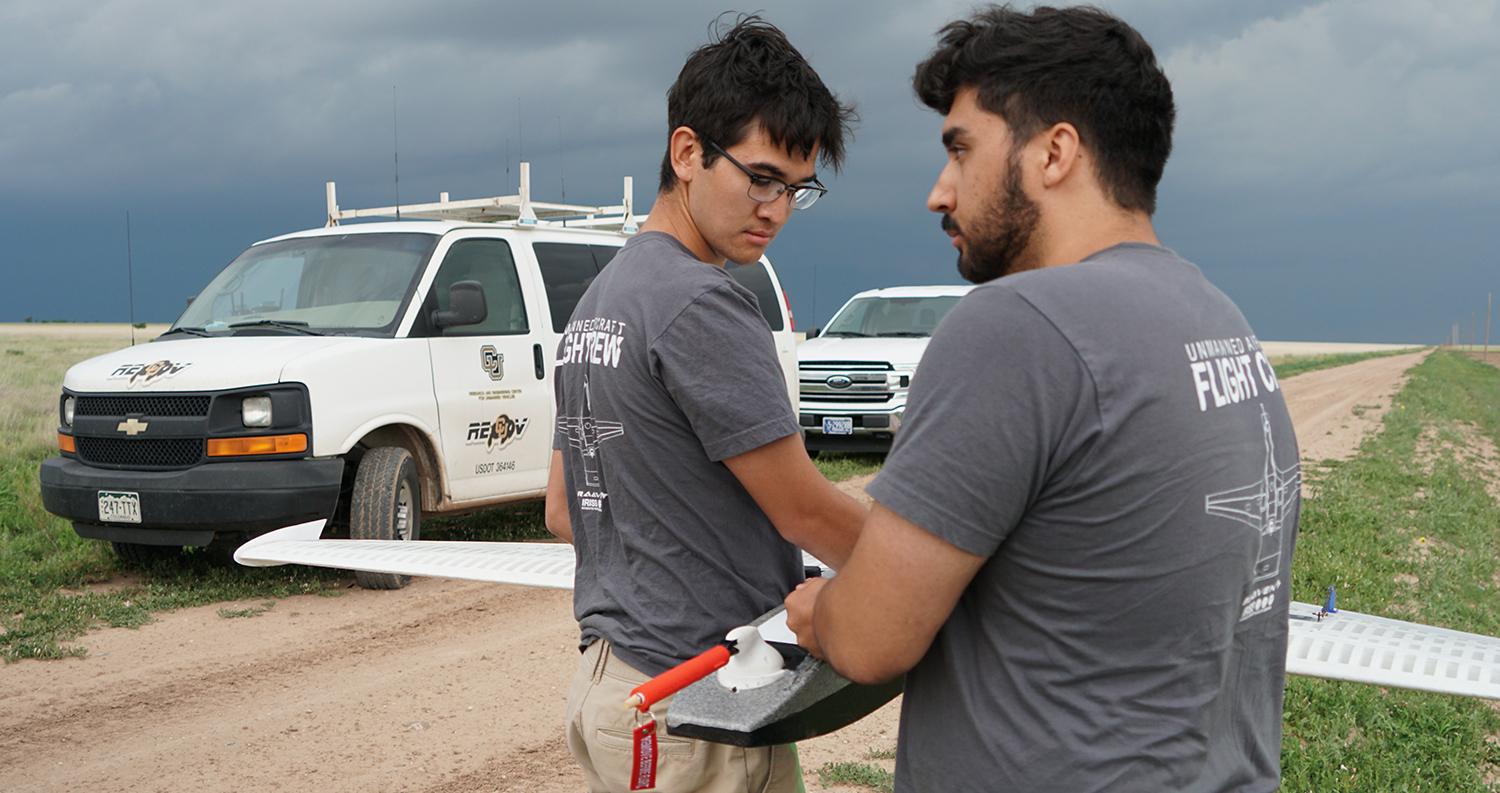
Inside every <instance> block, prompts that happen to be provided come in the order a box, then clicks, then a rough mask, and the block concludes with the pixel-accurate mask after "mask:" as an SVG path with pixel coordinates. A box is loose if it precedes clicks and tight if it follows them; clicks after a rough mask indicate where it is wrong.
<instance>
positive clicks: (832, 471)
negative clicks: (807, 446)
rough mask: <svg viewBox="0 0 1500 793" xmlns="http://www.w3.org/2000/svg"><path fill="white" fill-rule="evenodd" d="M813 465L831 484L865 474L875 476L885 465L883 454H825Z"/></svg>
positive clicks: (820, 455) (819, 456)
mask: <svg viewBox="0 0 1500 793" xmlns="http://www.w3.org/2000/svg"><path fill="white" fill-rule="evenodd" d="M813 463H814V464H815V465H817V466H818V470H819V471H822V472H823V475H824V476H826V477H828V479H829V481H831V482H842V481H844V480H845V479H853V478H854V477H856V476H863V475H864V474H873V473H875V472H876V471H879V470H880V466H882V465H884V464H885V455H883V454H843V453H841V452H823V453H822V454H819V455H818V457H817V459H815V460H813Z"/></svg>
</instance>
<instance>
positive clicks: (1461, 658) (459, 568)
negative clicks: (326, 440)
mask: <svg viewBox="0 0 1500 793" xmlns="http://www.w3.org/2000/svg"><path fill="white" fill-rule="evenodd" d="M323 523H324V522H323V521H321V520H316V521H312V522H311V523H303V524H300V525H297V526H289V527H287V528H285V529H278V530H276V531H273V532H270V533H269V534H263V535H261V536H259V537H257V538H255V539H253V540H251V541H249V542H247V543H245V544H244V545H242V546H240V548H239V550H237V551H235V553H234V559H235V561H237V562H239V563H240V564H243V565H248V566H251V567H267V566H272V565H280V564H302V565H309V566H312V567H333V568H338V569H343V570H363V571H366V572H372V573H396V574H401V575H419V576H435V577H440V578H462V579H468V580H472V581H490V582H494V583H501V584H520V585H524V586H539V587H551V588H555V589H572V588H573V569H574V562H575V559H574V555H573V547H572V546H571V545H566V544H563V543H528V542H448V541H442V542H434V541H428V540H416V541H401V540H323V539H319V535H320V534H321V532H322V530H323ZM803 562H804V563H805V564H807V565H808V566H816V567H821V568H823V570H824V575H829V574H831V573H832V570H831V569H830V568H829V567H828V566H827V565H825V564H823V563H822V562H819V561H818V560H817V559H816V558H814V557H813V556H811V555H809V554H806V553H804V554H803ZM1322 612H1323V610H1322V609H1321V608H1319V607H1318V606H1314V605H1310V604H1307V603H1295V602H1294V603H1292V604H1291V636H1290V640H1289V641H1288V643H1287V659H1286V671H1287V672H1288V673H1289V674H1294V675H1305V676H1308V677H1322V678H1328V679H1331V680H1349V681H1354V682H1358V683H1372V684H1374V685H1381V686H1390V687H1392V688H1413V689H1418V690H1421V691H1436V692H1439V693H1444V694H1459V695H1462V696H1471V697H1484V698H1487V699H1500V639H1497V638H1493V637H1489V636H1480V635H1478V634H1473V633H1463V632H1461V631H1454V630H1448V629H1447V628H1436V627H1433V626H1430V625H1418V624H1416V623H1412V622H1402V621H1401V620H1393V619H1386V618H1384V617H1374V616H1370V615H1368V614H1360V613H1357V612H1353V611H1344V610H1339V611H1336V612H1333V613H1328V614H1323V615H1322V616H1320V614H1322ZM760 629H761V633H762V635H764V636H765V638H766V639H768V640H771V641H780V642H786V643H795V642H796V638H795V637H794V636H793V635H792V633H791V631H790V630H788V629H787V627H786V615H785V612H783V613H781V614H779V615H777V618H776V619H773V620H771V621H770V622H767V623H766V624H764V625H761V626H760Z"/></svg>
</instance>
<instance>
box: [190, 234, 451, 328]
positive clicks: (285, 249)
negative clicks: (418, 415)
mask: <svg viewBox="0 0 1500 793" xmlns="http://www.w3.org/2000/svg"><path fill="white" fill-rule="evenodd" d="M437 241H438V237H437V235H434V234H411V233H390V234H342V235H330V236H320V237H304V238H299V239H290V240H281V241H279V242H266V243H262V244H260V245H254V246H251V247H250V249H249V250H246V251H245V252H244V253H242V254H240V255H239V257H238V258H236V259H235V260H234V261H232V262H230V263H229V266H228V267H225V268H224V270H223V271H222V272H220V273H219V275H218V276H217V277H215V278H214V280H213V281H211V282H210V283H209V285H208V286H207V287H205V288H204V290H203V291H202V292H201V293H199V295H198V296H197V297H196V298H194V299H193V301H192V303H191V304H190V305H189V306H188V309H187V311H185V312H183V314H182V316H181V317H179V318H178V320H177V322H176V323H174V324H173V326H172V329H171V330H169V331H167V333H173V332H181V333H186V334H190V335H225V334H248V333H257V334H265V333H298V334H303V333H307V334H313V335H323V334H333V333H336V334H347V335H357V336H394V335H395V332H396V325H397V324H399V323H400V320H401V315H402V314H403V313H404V309H405V307H406V303H407V301H408V300H410V299H411V295H412V292H413V291H414V290H415V289H416V286H417V280H418V278H420V277H421V275H422V271H423V268H424V267H425V266H426V264H427V259H428V257H430V256H431V255H432V249H433V247H434V246H436V245H437Z"/></svg>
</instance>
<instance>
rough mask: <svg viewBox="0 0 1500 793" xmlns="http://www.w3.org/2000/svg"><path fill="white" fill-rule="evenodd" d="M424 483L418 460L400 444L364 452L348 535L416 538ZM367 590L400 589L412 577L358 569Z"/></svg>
mask: <svg viewBox="0 0 1500 793" xmlns="http://www.w3.org/2000/svg"><path fill="white" fill-rule="evenodd" d="M421 494H422V491H421V486H420V483H419V482H418V481H417V463H416V461H415V460H413V459H412V457H411V453H410V452H408V451H407V450H405V449H403V448H401V447H399V446H380V447H377V448H374V449H371V450H369V451H368V452H365V456H364V458H363V459H362V460H360V461H359V470H358V471H357V472H356V473H355V475H354V493H353V495H352V497H351V499H350V505H349V537H350V538H351V539H355V540H415V539H417V538H418V537H419V536H420V534H421V528H422V500H421ZM354 578H355V580H356V581H358V582H359V585H360V586H362V587H364V588H365V589H400V588H402V587H404V586H406V585H407V584H408V583H410V582H411V576H408V575H397V574H395V573H366V572H356V573H355V574H354Z"/></svg>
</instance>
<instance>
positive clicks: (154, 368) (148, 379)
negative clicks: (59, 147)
mask: <svg viewBox="0 0 1500 793" xmlns="http://www.w3.org/2000/svg"><path fill="white" fill-rule="evenodd" d="M192 365H193V364H192V363H191V362H189V363H174V362H172V361H168V360H160V361H152V362H151V363H125V364H120V365H119V366H118V367H117V368H116V369H115V370H114V371H113V372H111V373H110V375H109V377H108V378H106V379H108V380H119V379H121V378H124V377H128V378H130V381H129V382H127V383H126V384H125V385H126V386H127V387H129V386H133V385H136V384H137V383H139V384H141V385H150V384H151V383H152V382H153V381H155V380H159V379H161V378H163V377H171V376H172V375H174V374H177V373H178V372H180V371H182V370H183V369H186V368H188V367H189V366H192Z"/></svg>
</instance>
